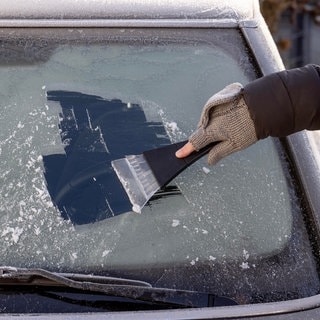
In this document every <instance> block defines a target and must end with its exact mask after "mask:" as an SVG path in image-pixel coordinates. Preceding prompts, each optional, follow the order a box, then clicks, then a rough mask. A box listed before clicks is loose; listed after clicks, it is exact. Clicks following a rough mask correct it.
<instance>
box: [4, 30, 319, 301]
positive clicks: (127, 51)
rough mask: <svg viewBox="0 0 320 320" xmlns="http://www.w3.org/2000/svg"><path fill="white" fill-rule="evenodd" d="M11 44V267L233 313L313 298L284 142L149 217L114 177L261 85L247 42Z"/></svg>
mask: <svg viewBox="0 0 320 320" xmlns="http://www.w3.org/2000/svg"><path fill="white" fill-rule="evenodd" d="M7 31H8V30H7ZM7 31H6V32H3V31H1V33H0V41H1V46H0V58H1V59H0V64H1V65H0V97H1V99H0V108H1V112H0V124H1V125H0V156H1V161H0V174H1V182H2V183H1V185H0V197H1V201H0V210H1V214H0V238H1V242H0V256H1V264H2V265H7V266H15V267H24V268H28V267H30V268H31V267H33V268H43V269H46V270H51V271H55V272H79V273H94V274H100V275H110V276H121V277H128V278H134V279H139V280H144V281H148V282H150V283H151V284H152V285H154V286H157V287H167V288H173V287H174V288H179V289H186V290H196V291H206V292H212V293H214V294H217V295H220V296H226V297H230V298H232V299H234V300H235V301H236V302H237V303H254V302H269V301H280V300H286V299H292V298H301V297H307V296H311V295H314V294H316V293H317V292H318V290H319V277H318V273H317V267H316V261H315V259H314V258H313V255H312V248H311V245H310V241H309V238H308V235H307V231H306V228H305V225H304V222H303V217H302V214H301V208H300V201H299V198H298V197H297V194H296V190H295V187H294V183H293V178H292V177H291V174H290V170H289V166H288V163H287V161H286V154H285V152H284V150H283V148H282V145H281V143H280V142H279V141H277V140H273V139H271V138H268V139H265V140H263V141H260V142H259V143H257V144H255V145H254V146H252V147H250V148H249V149H247V150H245V151H242V152H239V153H237V154H234V155H232V156H230V157H227V158H225V159H223V160H222V161H221V162H219V163H218V164H217V165H215V166H212V167H209V166H208V165H207V163H206V159H205V158H204V159H201V160H200V161H198V162H197V163H195V164H194V165H192V166H191V167H189V168H188V169H187V170H186V171H184V172H183V173H181V175H179V176H178V177H177V178H176V179H175V180H174V181H173V182H171V183H170V184H169V185H168V186H167V187H166V188H164V189H163V190H160V191H159V192H158V193H157V194H156V195H155V196H154V197H153V198H152V199H151V201H150V202H149V203H148V204H147V205H146V206H145V208H144V209H143V210H142V213H141V214H137V213H134V212H132V211H131V204H130V202H129V199H128V197H127V195H126V193H125V191H124V190H123V189H122V186H121V184H120V182H119V181H118V178H117V176H116V175H115V173H114V171H113V169H112V167H111V161H112V160H114V159H118V158H122V157H124V156H125V155H128V154H139V153H141V152H142V151H144V150H148V149H152V148H156V147H159V146H163V145H167V144H169V143H171V142H177V141H181V140H185V139H187V138H188V136H189V135H190V134H191V133H192V132H193V130H194V129H195V128H196V125H197V122H198V119H199V116H200V113H201V110H202V106H203V105H204V104H205V102H206V101H207V100H208V98H209V97H210V96H211V95H212V94H214V93H215V92H217V91H219V90H220V89H222V88H223V87H224V86H225V85H227V84H229V83H231V82H241V83H242V84H246V83H248V82H250V81H252V80H253V79H255V78H257V77H258V76H259V71H258V70H257V69H256V68H255V64H254V61H253V59H252V58H251V56H250V50H249V49H248V48H247V47H246V45H245V42H244V39H243V38H242V35H241V33H240V31H239V30H237V29H231V28H228V29H216V30H215V31H214V32H212V30H211V29H210V28H208V29H204V28H203V29H183V28H181V29H169V28H167V29H163V30H159V29H158V30H157V29H144V28H140V29H130V28H128V29H126V28H122V29H117V28H112V29H109V30H107V31H106V30H103V29H99V30H98V29H87V30H85V29H84V30H83V29H81V30H80V29H68V30H63V29H45V28H44V29H42V30H40V29H34V30H33V29H29V30H27V31H26V30H20V29H13V30H11V32H7Z"/></svg>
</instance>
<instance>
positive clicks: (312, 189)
mask: <svg viewBox="0 0 320 320" xmlns="http://www.w3.org/2000/svg"><path fill="white" fill-rule="evenodd" d="M71 26H72V27H81V28H89V27H101V28H105V27H123V28H125V27H138V28H169V27H172V28H186V27H190V28H214V27H219V28H238V29H239V30H241V32H242V34H243V36H244V37H245V39H246V40H247V42H248V46H249V47H250V50H251V51H252V53H253V56H254V58H255V62H256V64H257V66H258V68H259V70H260V71H261V74H262V75H266V74H269V73H271V72H276V71H279V70H282V69H283V68H284V66H283V64H282V61H281V58H280V55H279V53H278V51H277V49H276V46H275V44H274V42H273V40H272V37H271V35H270V33H269V31H268V29H267V26H266V24H265V22H264V20H263V18H262V17H261V15H260V12H259V4H258V1H253V0H252V1H239V0H234V1H219V0H216V1H214V0H212V1H197V2H194V1H180V0H179V1H177V0H176V1H169V0H167V1H156V0H154V1H150V0H149V1H142V0H140V1H138V0H137V1H130V0H126V1H125V0H121V1H120V0H114V1H98V0H97V1H87V0H83V1H74V0H69V1H65V0H64V1H63V0H57V1H54V2H52V1H51V0H47V1H38V0H34V1H27V0H15V1H9V0H2V1H1V3H0V27H10V28H15V27H17V28H19V27H33V28H34V27H54V28H57V27H61V28H63V27H71ZM314 139H315V135H313V134H312V133H308V134H307V133H305V132H301V133H297V134H295V135H292V136H290V137H289V138H287V139H286V143H287V145H288V148H289V150H290V151H291V152H292V156H293V159H294V161H295V165H296V167H297V171H298V172H299V175H300V176H301V177H302V181H301V182H302V187H303V188H304V190H306V191H305V192H306V198H307V199H308V203H309V205H310V207H311V212H312V214H313V220H314V223H315V227H316V229H317V230H318V231H319V230H320V227H319V225H320V224H319V221H320V218H319V215H318V214H317V213H320V200H319V197H318V195H317V190H319V187H320V178H319V176H320V175H315V174H314V173H315V172H317V173H319V161H318V158H317V156H315V157H310V154H315V155H317V153H318V147H317V146H315V143H314ZM296 150H299V152H297V151H296ZM318 234H319V232H318ZM319 306H320V295H315V296H312V297H308V298H303V299H296V300H289V301H284V302H276V303H264V304H255V305H240V306H232V307H219V308H203V309H186V310H171V311H148V312H142V311H140V312H130V313H127V312H121V313H99V314H97V315H95V314H63V315H58V314H52V315H50V314H48V315H37V316H34V315H23V316H24V317H25V318H27V319H38V320H47V319H69V318H70V319H110V318H112V319H127V318H128V319H129V318H130V319H168V318H169V319H219V318H224V319H228V318H230V319H231V318H232V319H237V318H239V317H241V318H242V319H251V318H253V317H254V319H260V318H261V319H301V318H304V319H316V318H318V317H319V315H320V311H319ZM20 316H21V315H20ZM12 317H13V316H9V315H5V314H1V315H0V318H12Z"/></svg>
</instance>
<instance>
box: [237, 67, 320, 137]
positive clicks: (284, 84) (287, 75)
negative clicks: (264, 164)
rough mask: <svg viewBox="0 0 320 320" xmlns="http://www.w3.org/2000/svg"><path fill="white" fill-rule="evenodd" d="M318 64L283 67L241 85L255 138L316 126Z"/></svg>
mask: <svg viewBox="0 0 320 320" xmlns="http://www.w3.org/2000/svg"><path fill="white" fill-rule="evenodd" d="M319 70H320V68H319V66H316V65H307V66H305V67H302V68H296V69H291V70H285V71H281V72H278V73H274V74H270V75H267V76H265V77H262V78H260V79H257V80H255V81H253V82H251V83H249V84H248V85H246V86H245V87H244V89H243V97H244V100H245V102H246V104H247V106H248V108H249V111H250V114H251V117H252V120H253V122H254V124H255V129H256V133H257V137H258V139H263V138H266V137H268V136H273V137H284V136H287V135H289V134H292V133H294V132H297V131H300V130H303V129H308V130H315V129H320V75H319Z"/></svg>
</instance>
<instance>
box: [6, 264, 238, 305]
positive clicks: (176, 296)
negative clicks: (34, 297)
mask: <svg viewBox="0 0 320 320" xmlns="http://www.w3.org/2000/svg"><path fill="white" fill-rule="evenodd" d="M0 284H1V285H19V286H20V285H29V286H48V287H56V286H61V287H65V288H72V289H77V290H82V291H85V292H96V293H97V292H99V293H103V294H106V295H108V296H114V297H122V298H129V299H134V300H139V301H145V302H152V303H155V304H162V305H163V304H164V305H166V306H168V307H169V306H170V307H179V308H181V307H189V308H199V307H212V306H223V305H234V304H236V303H235V302H234V301H233V300H231V299H229V298H225V297H219V296H216V295H214V294H210V293H204V292H198V291H189V290H179V289H168V288H156V287H152V285H151V284H149V283H148V282H144V281H140V280H131V279H123V278H114V277H105V276H94V275H84V274H73V273H55V272H50V271H47V270H44V269H37V268H33V269H29V268H14V267H0Z"/></svg>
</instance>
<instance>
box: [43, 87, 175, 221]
mask: <svg viewBox="0 0 320 320" xmlns="http://www.w3.org/2000/svg"><path fill="white" fill-rule="evenodd" d="M47 99H48V100H50V101H56V102H59V103H60V105H61V108H62V112H61V113H60V115H59V116H60V119H59V130H60V136H61V141H62V144H63V146H64V150H65V154H51V155H47V156H44V157H43V162H44V167H45V178H46V181H47V187H48V191H49V193H50V195H51V198H52V200H53V202H54V204H55V205H56V206H57V207H58V208H59V210H60V212H61V215H62V216H63V218H65V219H67V220H71V221H72V222H73V223H74V224H86V223H92V222H95V221H99V220H103V219H106V218H110V217H113V216H116V215H118V214H121V213H124V212H128V211H131V203H130V201H129V200H128V197H127V194H126V193H125V191H124V189H123V188H122V186H121V184H120V182H119V180H118V178H117V176H116V174H115V172H114V170H113V169H112V167H111V161H112V160H114V159H118V158H123V157H124V156H125V155H128V154H139V153H142V152H143V151H144V150H147V149H152V148H155V147H160V146H163V145H167V144H169V143H170V139H169V137H168V136H167V134H166V130H165V128H164V126H163V124H162V123H161V122H148V121H147V119H146V117H145V114H144V112H143V110H142V108H141V107H140V106H139V105H138V104H132V103H125V102H122V101H121V100H106V99H103V98H102V97H99V96H95V95H88V94H84V93H80V92H70V91H49V92H48V93H47Z"/></svg>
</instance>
